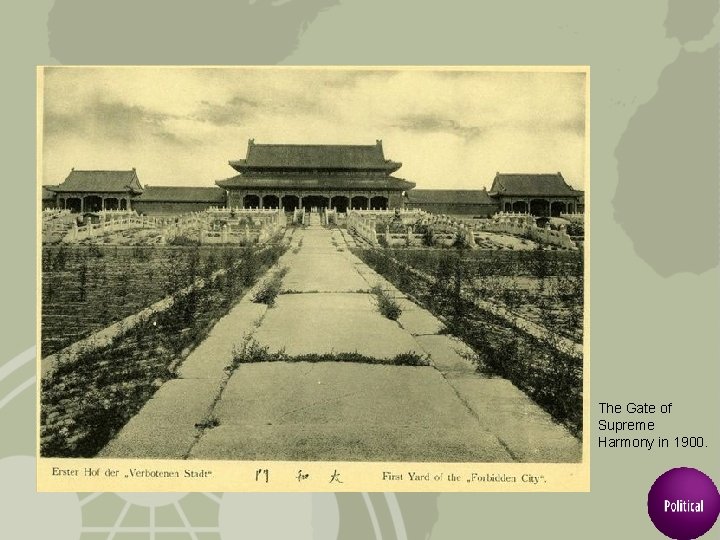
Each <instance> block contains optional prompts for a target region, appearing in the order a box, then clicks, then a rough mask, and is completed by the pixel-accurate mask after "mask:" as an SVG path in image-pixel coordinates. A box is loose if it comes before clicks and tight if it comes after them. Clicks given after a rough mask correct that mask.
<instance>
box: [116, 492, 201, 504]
mask: <svg viewBox="0 0 720 540" xmlns="http://www.w3.org/2000/svg"><path fill="white" fill-rule="evenodd" d="M186 495H187V493H117V496H118V497H120V498H122V499H125V500H126V501H127V502H129V503H132V504H136V505H138V506H165V505H168V504H173V503H176V502H178V501H179V500H180V499H182V498H183V497H185V496H186Z"/></svg>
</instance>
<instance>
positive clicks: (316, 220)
mask: <svg viewBox="0 0 720 540" xmlns="http://www.w3.org/2000/svg"><path fill="white" fill-rule="evenodd" d="M306 218H307V224H308V225H309V226H310V227H320V226H321V225H322V223H321V221H320V213H319V212H309V213H308V214H306Z"/></svg>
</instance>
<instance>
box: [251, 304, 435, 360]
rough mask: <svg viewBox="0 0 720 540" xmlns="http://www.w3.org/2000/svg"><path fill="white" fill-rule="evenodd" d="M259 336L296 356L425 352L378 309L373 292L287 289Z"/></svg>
mask: <svg viewBox="0 0 720 540" xmlns="http://www.w3.org/2000/svg"><path fill="white" fill-rule="evenodd" d="M254 339H255V340H257V341H258V342H259V343H261V344H263V345H265V346H268V347H269V348H270V350H272V351H279V350H281V349H285V352H286V353H287V354H289V355H291V356H297V355H300V354H309V353H332V352H358V353H361V354H364V355H366V356H369V357H371V358H392V357H394V356H396V355H398V354H402V353H407V352H419V353H421V354H424V351H423V350H422V348H421V347H420V346H419V345H418V344H417V342H416V341H415V340H414V339H413V337H412V336H411V335H410V334H409V333H408V332H406V331H404V330H403V329H402V328H400V326H399V325H398V324H397V323H396V322H394V321H391V320H389V319H386V318H385V317H383V316H382V315H380V313H379V312H378V311H377V307H376V306H375V304H374V296H372V295H369V294H362V293H361V294H350V293H330V294H281V295H279V296H278V297H277V299H276V302H275V306H274V307H273V308H271V309H269V310H268V311H267V313H266V315H265V318H264V319H263V322H262V324H261V325H260V328H258V330H257V331H256V332H255V335H254Z"/></svg>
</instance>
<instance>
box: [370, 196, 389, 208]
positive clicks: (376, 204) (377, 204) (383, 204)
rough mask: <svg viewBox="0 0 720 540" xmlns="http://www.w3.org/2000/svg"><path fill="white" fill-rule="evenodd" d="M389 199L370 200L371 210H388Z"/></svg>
mask: <svg viewBox="0 0 720 540" xmlns="http://www.w3.org/2000/svg"><path fill="white" fill-rule="evenodd" d="M387 206H388V200H387V197H373V198H372V199H370V208H372V209H373V210H387Z"/></svg>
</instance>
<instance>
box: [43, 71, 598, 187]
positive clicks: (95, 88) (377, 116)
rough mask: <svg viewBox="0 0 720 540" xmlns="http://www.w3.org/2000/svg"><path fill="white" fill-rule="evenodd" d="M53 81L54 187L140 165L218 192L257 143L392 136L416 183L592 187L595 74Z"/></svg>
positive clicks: (146, 178)
mask: <svg viewBox="0 0 720 540" xmlns="http://www.w3.org/2000/svg"><path fill="white" fill-rule="evenodd" d="M43 79H44V80H43V83H42V84H43V100H42V101H43V116H42V119H43V152H42V156H43V163H42V174H43V183H44V184H56V183H59V182H61V181H62V180H63V179H64V178H65V177H66V176H67V174H68V173H69V171H70V169H71V168H72V167H75V168H76V169H130V168H132V167H135V168H137V171H138V176H139V177H140V181H141V182H142V183H143V184H151V185H208V186H211V185H214V182H215V180H219V179H222V178H228V177H230V176H233V175H234V174H235V172H234V170H233V169H232V168H230V166H229V165H228V164H227V162H228V160H231V159H237V158H243V157H245V152H246V149H247V140H248V139H249V138H254V139H255V142H256V143H305V144H333V143H334V144H374V143H375V140H376V139H382V140H383V146H384V149H385V157H386V158H388V159H392V160H394V161H401V162H402V163H403V167H402V168H401V169H400V170H399V171H398V172H397V173H395V176H399V177H401V178H406V179H408V180H411V181H413V182H416V183H417V187H418V188H454V189H457V188H469V189H472V188H482V187H489V186H490V184H491V182H492V179H493V177H494V176H495V172H496V171H501V172H538V173H539V172H557V171H561V172H562V173H563V176H564V177H565V178H566V179H567V180H568V182H569V183H570V184H571V185H573V186H574V187H576V188H582V186H583V183H584V173H585V159H586V156H585V133H586V126H585V116H586V115H585V111H586V103H585V84H586V76H585V74H584V73H578V72H572V71H543V72H531V71H478V70H469V69H458V70H436V69H429V68H423V69H405V70H397V69H393V70H384V69H368V70H365V69H363V70H347V69H309V68H287V67H286V68H154V67H149V68H117V67H110V68H65V67H48V68H45V70H44V77H43Z"/></svg>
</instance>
